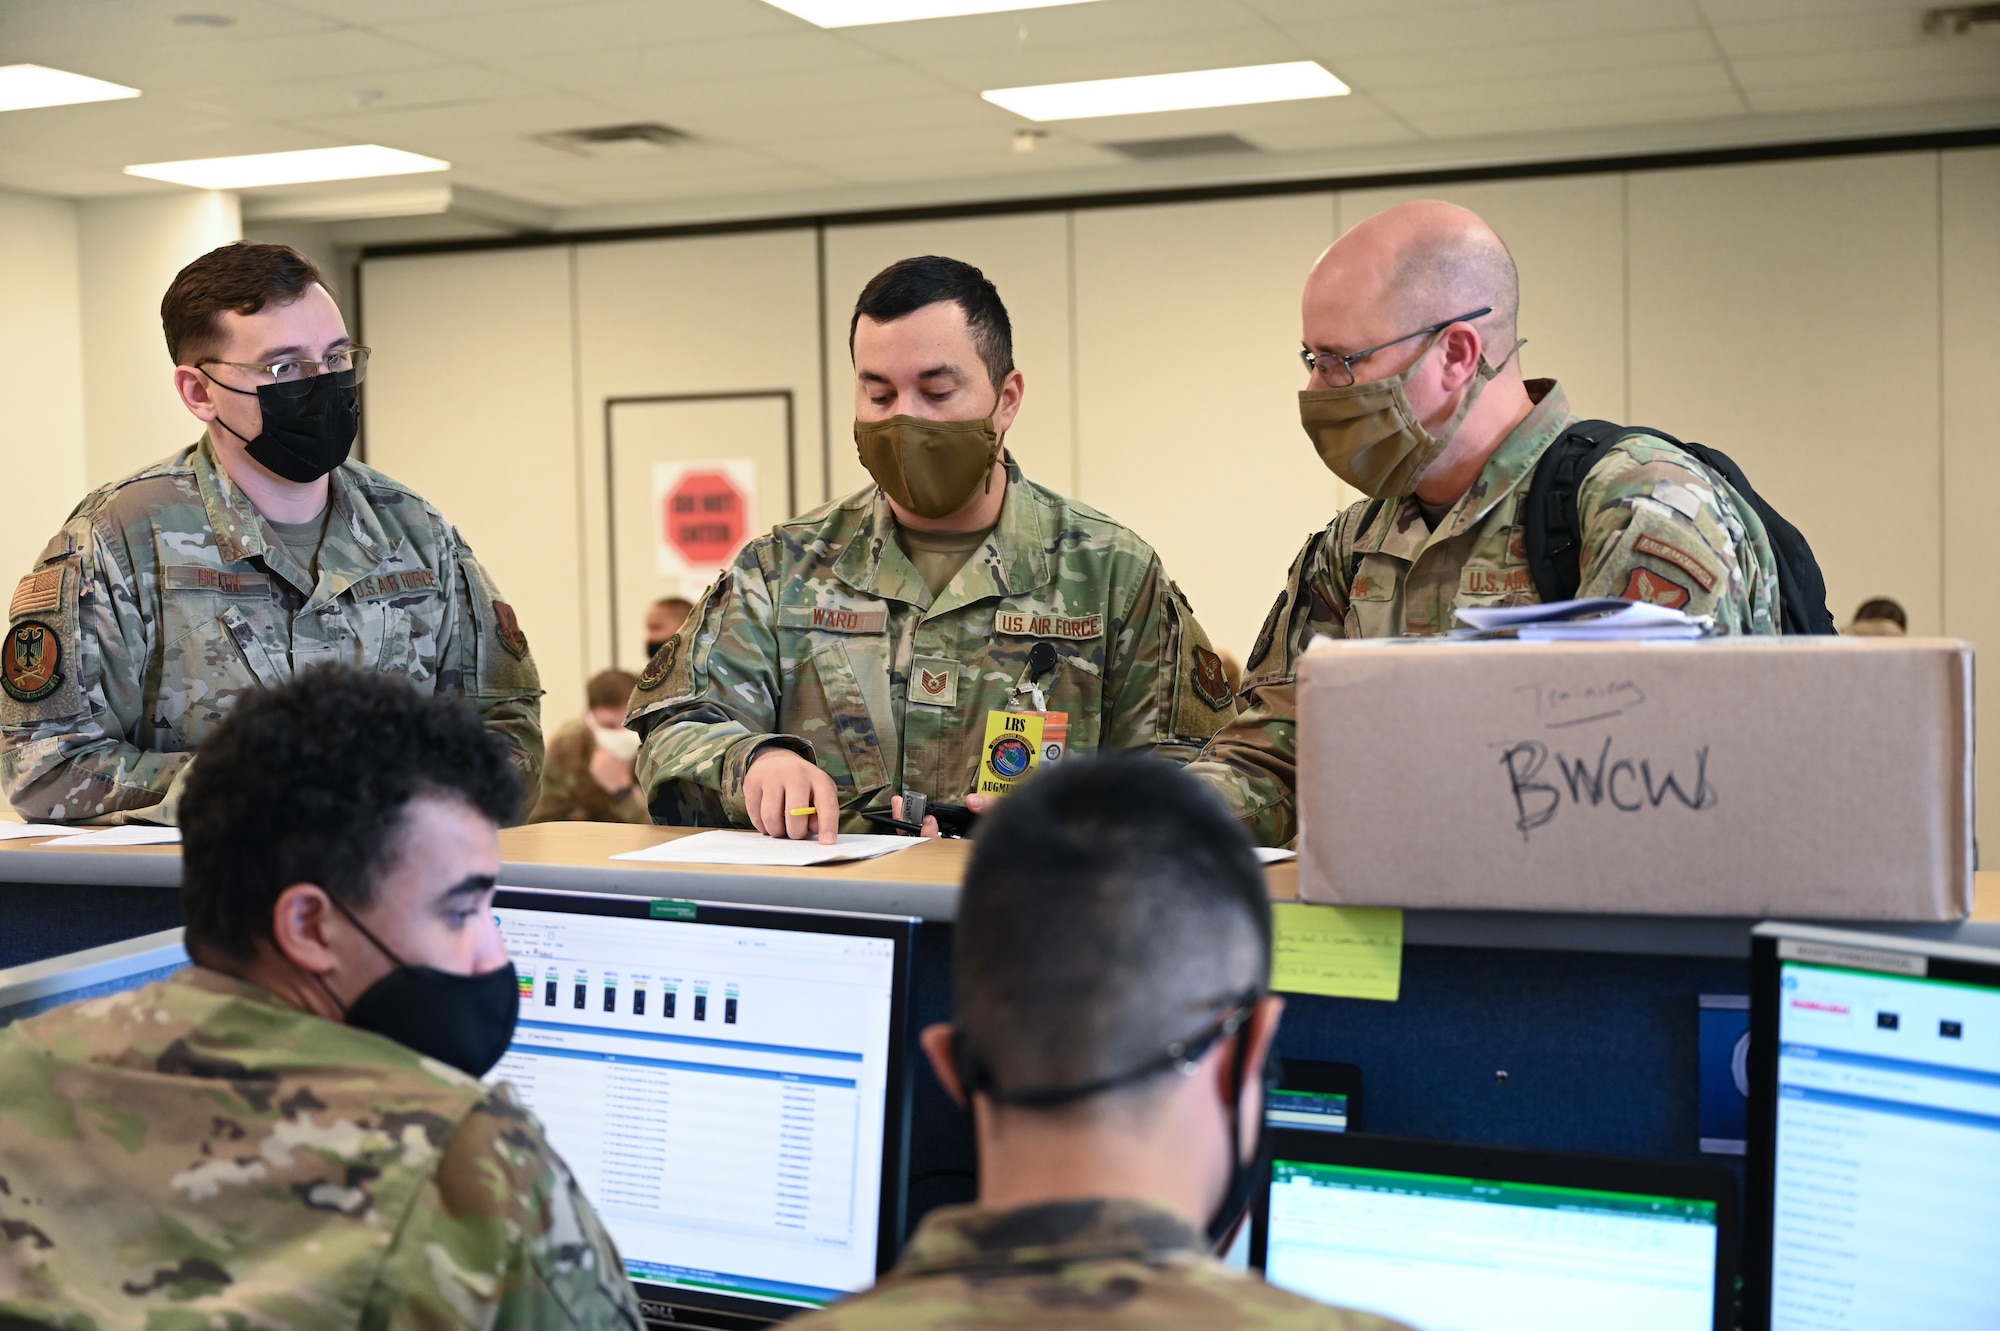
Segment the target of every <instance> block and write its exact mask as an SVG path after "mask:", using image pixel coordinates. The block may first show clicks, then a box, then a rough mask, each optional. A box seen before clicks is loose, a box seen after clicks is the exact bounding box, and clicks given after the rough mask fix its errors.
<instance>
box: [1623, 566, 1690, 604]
mask: <svg viewBox="0 0 2000 1331" xmlns="http://www.w3.org/2000/svg"><path fill="white" fill-rule="evenodd" d="M1618 595H1619V596H1620V597H1622V598H1623V599H1625V600H1627V601H1642V602H1644V603H1646V604H1648V605H1663V606H1665V607H1667V609H1669V610H1678V609H1680V608H1681V607H1682V606H1684V605H1686V604H1687V603H1688V601H1689V600H1691V599H1692V597H1693V593H1691V592H1689V591H1688V589H1687V588H1685V587H1683V586H1681V585H1680V584H1679V583H1678V582H1675V581H1674V580H1673V579H1672V578H1663V577H1661V576H1660V575H1659V574H1657V573H1655V572H1653V571H1652V570H1651V569H1644V568H1635V569H1633V570H1632V576H1631V577H1630V578H1627V579H1626V581H1625V590H1624V591H1622V592H1620V593H1618Z"/></svg>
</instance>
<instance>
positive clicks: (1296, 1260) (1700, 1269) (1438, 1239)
mask: <svg viewBox="0 0 2000 1331" xmlns="http://www.w3.org/2000/svg"><path fill="white" fill-rule="evenodd" d="M1274 1138H1275V1140H1274V1142H1273V1158H1272V1165H1271V1179H1270V1188H1269V1192H1268V1198H1267V1200H1265V1201H1264V1202H1263V1203H1262V1204H1261V1205H1260V1212H1261V1214H1260V1215H1259V1217H1258V1226H1257V1233H1258V1242H1257V1245H1256V1247H1255V1249H1253V1253H1252V1260H1253V1262H1255V1263H1256V1264H1258V1265H1260V1266H1261V1267H1262V1269H1263V1271H1264V1276H1265V1279H1267V1280H1269V1281H1270V1282H1271V1283H1272V1284H1274V1285H1277V1286H1279V1287H1281V1288H1284V1289H1289V1290H1292V1291H1293V1292H1295V1293H1299V1294H1304V1295H1306V1296H1308V1297H1310V1298H1314V1299H1318V1300H1320V1301H1322V1302H1326V1303H1333V1304H1339V1305H1341V1306H1344V1307H1349V1308H1358V1309H1361V1310H1364V1311H1367V1312H1372V1313H1378V1314H1380V1315H1383V1316H1386V1317H1391V1318H1395V1319H1397V1320H1399V1321H1403V1322H1407V1323H1408V1324H1410V1325H1411V1326H1413V1327H1416V1328H1418V1329H1419V1331H1601V1328H1605V1327H1617V1328H1619V1331H1715V1328H1717V1327H1718V1326H1719V1325H1721V1323H1720V1322H1719V1321H1718V1319H1719V1317H1720V1316H1721V1309H1722V1308H1723V1307H1724V1305H1725V1304H1726V1302H1727V1295H1728V1294H1729V1293H1730V1292H1731V1291H1730V1290H1728V1289H1727V1288H1726V1286H1725V1284H1724V1282H1725V1280H1726V1279H1727V1274H1726V1273H1727V1272H1728V1271H1729V1270H1730V1269H1731V1263H1730V1262H1729V1259H1728V1256H1727V1249H1728V1246H1729V1244H1731V1243H1733V1242H1734V1237H1733V1234H1734V1226H1733V1217H1732V1208H1731V1205H1730V1202H1731V1198H1730V1194H1731V1193H1733V1191H1734V1188H1735V1184H1734V1183H1733V1181H1732V1180H1730V1178H1729V1176H1728V1175H1727V1174H1726V1173H1724V1172H1722V1171H1719V1170H1709V1169H1704V1168H1701V1167H1677V1166H1656V1165H1654V1164H1652V1163H1651V1162H1645V1161H1615V1160H1594V1159H1592V1158H1590V1157H1579V1156H1568V1155H1558V1154H1552V1153H1543V1152H1531V1151H1503V1150H1498V1149H1495V1148H1486V1147H1476V1146H1469V1145H1464V1144H1458V1143H1442V1142H1417V1141H1405V1140H1398V1139H1389V1138H1367V1137H1362V1136H1358V1135H1355V1134H1332V1133H1326V1132H1286V1133H1277V1134H1274Z"/></svg>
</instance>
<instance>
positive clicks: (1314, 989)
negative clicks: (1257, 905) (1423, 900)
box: [1271, 901, 1403, 1003]
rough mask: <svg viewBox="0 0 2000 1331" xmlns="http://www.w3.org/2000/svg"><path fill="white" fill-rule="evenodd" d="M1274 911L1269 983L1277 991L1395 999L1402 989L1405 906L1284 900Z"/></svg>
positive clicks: (1327, 995)
mask: <svg viewBox="0 0 2000 1331" xmlns="http://www.w3.org/2000/svg"><path fill="white" fill-rule="evenodd" d="M1271 916H1272V919H1271V923H1272V925H1273V927H1274V930H1275V932H1274V935H1273V937H1272V940H1271V988H1273V989H1275V990H1277V991H1278V992H1279V993H1286V994H1322V995H1324V996H1326V997H1328V998H1375V999H1380V1000H1382V1001H1383V1002H1387V1003H1393V1002H1395V1001H1396V998H1397V996H1398V995H1399V994H1400V993H1401V992H1402V989H1403V912H1402V911H1400V910H1385V909H1380V908H1377V907H1373V906H1307V905H1301V904H1297V903H1294V902H1289V901H1280V902H1273V903H1272V905H1271Z"/></svg>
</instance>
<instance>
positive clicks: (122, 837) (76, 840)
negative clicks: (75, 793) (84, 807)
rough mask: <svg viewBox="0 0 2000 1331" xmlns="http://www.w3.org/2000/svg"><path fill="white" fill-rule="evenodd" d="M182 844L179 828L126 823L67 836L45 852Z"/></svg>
mask: <svg viewBox="0 0 2000 1331" xmlns="http://www.w3.org/2000/svg"><path fill="white" fill-rule="evenodd" d="M180 843H181V829H180V828H178V827H155V826H154V825H153V824H151V823H126V824H125V825H124V826H122V827H100V828H98V829H97V830H95V831H90V832H79V833H78V834H77V835H76V836H66V837H64V838H63V839H62V840H60V841H51V842H49V844H48V845H46V846H44V847H43V848H42V849H44V850H90V849H92V848H96V849H100V850H101V849H103V848H104V847H105V846H178V845H179V844H180Z"/></svg>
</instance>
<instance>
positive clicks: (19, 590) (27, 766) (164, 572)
mask: <svg viewBox="0 0 2000 1331" xmlns="http://www.w3.org/2000/svg"><path fill="white" fill-rule="evenodd" d="M328 497H329V503H330V504H331V505H332V508H333V512H332V514H331V515H330V517H329V520H328V522H327V526H326V537H325V540H324V543H323V544H322V545H321V547H320V553H319V577H318V579H317V581H315V579H314V578H313V577H312V576H311V575H310V574H309V573H308V572H307V570H305V569H302V568H300V567H299V566H298V564H297V563H296V562H295V561H294V560H293V558H292V556H291V552H290V551H288V550H287V549H286V548H285V546H284V543H283V542H282V541H280V540H279V539H278V538H277V535H276V533H275V532H273V531H272V530H271V529H270V527H269V526H268V525H267V524H266V523H265V521H264V518H263V516H262V515H261V514H259V513H258V511H257V510H256V508H254V507H253V506H252V505H251V503H250V500H249V499H248V497H246V496H245V495H244V493H243V492H242V491H241V490H240V489H238V488H237V487H236V484H235V483H234V482H233V481H231V480H230V479H229V477H228V475H227V473H225V472H224V471H223V470H222V468H221V466H220V465H219V464H218V463H217V461H216V457H215V452H214V447H213V445H211V444H210V443H209V442H208V441H207V440H206V439H204V440H203V441H202V442H200V443H199V444H196V445H194V446H193V447H191V448H187V449H183V450H182V451H181V452H179V453H177V454H175V455H174V456H173V457H171V458H168V459H166V460H165V461H163V462H159V463H155V464H154V465H153V466H151V467H148V468H146V469H145V470H144V471H141V472H139V473H138V474H137V475H134V476H130V477H127V478H126V479H125V480H122V481H119V482H117V483H115V484H113V485H107V486H105V487H104V488H102V489H100V490H98V491H96V492H95V493H93V494H91V495H89V496H88V497H87V498H85V499H84V501H83V502H82V503H81V504H79V505H78V506H77V508H76V511H75V512H74V513H72V514H71V515H70V519H69V521H68V522H67V523H65V524H64V526H63V529H62V530H61V531H59V532H57V533H56V536H55V539H54V540H52V541H50V542H49V544H48V547H47V549H45V550H43V552H42V555H41V558H40V559H39V560H38V561H37V562H36V565H35V568H34V569H33V571H31V572H30V573H29V574H28V576H27V577H26V578H24V579H23V580H22V581H21V583H20V584H19V585H18V586H17V587H16V588H15V590H14V594H13V600H12V603H11V605H10V607H9V611H8V630H7V636H6V637H5V638H4V639H0V686H4V692H3V693H0V791H4V793H5V794H6V796H7V798H8V799H10V800H12V801H13V804H14V807H15V808H16V809H18V810H19V811H20V812H21V814H22V816H23V817H25V818H27V819H28V820H29V821H31V822H35V821H49V822H64V821H76V820H79V819H86V818H99V817H102V816H104V815H106V814H118V813H121V812H123V813H126V814H127V815H128V816H129V815H130V814H132V813H136V812H138V811H141V810H143V811H144V813H143V814H141V815H140V816H142V817H143V818H144V819H145V820H147V821H155V822H172V821H174V806H175V803H176V802H177V800H178V796H179V792H180V784H181V782H182V781H183V780H184V779H185V777H186V774H187V770H188V763H189V761H190V760H191V757H192V753H193V750H194V749H195V747H196V746H197V745H199V744H200V743H201V741H202V738H203V736H205V735H207V734H208V733H209V731H211V730H213V729H214V728H215V726H216V724H217V723H218V722H219V721H221V719H222V718H223V717H224V716H225V715H227V714H228V712H229V708H230V705H231V704H232V703H233V702H234V701H235V699H236V697H237V695H239V694H241V693H243V692H244V691H245V690H247V689H254V688H258V687H260V686H267V685H274V684H280V683H283V682H284V681H286V680H288V679H290V678H291V677H292V675H293V673H294V672H295V671H297V670H300V669H303V668H304V667H306V666H309V665H313V664H317V663H320V662H328V661H339V662H343V663H346V664H350V665H361V666H373V667H375V668H376V669H380V670H389V671H396V672H398V673H400V674H402V675H404V676H406V677H407V678H409V679H410V680H411V681H413V682H414V683H416V684H417V685H419V686H420V687H424V688H429V689H435V690H436V691H438V692H440V693H455V694H459V695H462V696H463V697H464V698H465V699H466V701H467V702H469V703H471V704H472V706H473V707H474V708H475V709H476V710H477V711H478V712H479V713H480V714H481V715H482V716H483V717H484V718H485V719H486V724H487V725H488V726H489V727H491V728H492V729H494V730H496V731H498V732H499V733H500V734H501V735H502V736H503V737H504V738H505V739H506V740H507V742H508V745H509V746H510V747H511V748H512V750H513V753H514V761H515V763H516V764H517V765H518V766H519V767H520V769H521V772H522V776H523V779H524V781H525V782H526V786H527V793H528V795H529V796H530V797H531V798H532V796H533V794H534V791H535V787H536V783H537V781H538V779H539V774H540V771H541V765H542V736H541V703H540V701H539V699H540V697H541V692H542V690H541V685H540V681H539V679H538V678H537V676H536V673H535V662H534V658H533V657H531V656H530V655H529V654H528V642H527V639H526V637H525V636H523V634H522V633H521V630H520V627H519V625H518V624H517V623H516V621H515V618H514V612H513V610H512V609H511V608H509V606H508V605H507V603H506V602H505V601H503V600H501V599H500V592H499V590H498V589H497V588H496V587H494V585H493V583H492V580H491V579H490V578H488V577H487V576H486V571H485V570H484V569H483V568H481V567H480V565H479V561H478V560H476V559H474V558H473V555H472V551H471V549H470V548H469V547H467V545H466V544H465V542H464V540H463V539H461V538H460V536H459V534H458V531H457V529H456V528H454V527H453V526H452V525H451V524H450V523H448V522H446V521H445V520H444V518H443V517H442V516H441V515H440V514H439V513H438V511H437V510H436V509H434V508H432V507H431V506H430V505H429V504H427V503H425V502H424V500H423V499H422V498H421V497H420V496H419V495H417V494H416V493H415V492H413V491H411V490H410V489H409V488H407V487H406V486H403V485H399V484H397V483H396V482H395V481H392V480H390V479H389V478H388V477H387V476H384V475H382V473H380V472H378V471H374V470H372V469H371V468H368V467H365V466H363V465H361V464H360V463H358V462H349V463H347V464H345V465H343V466H342V467H340V468H339V469H338V470H337V471H335V472H334V473H333V475H332V478H331V485H330V486H329V489H328Z"/></svg>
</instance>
